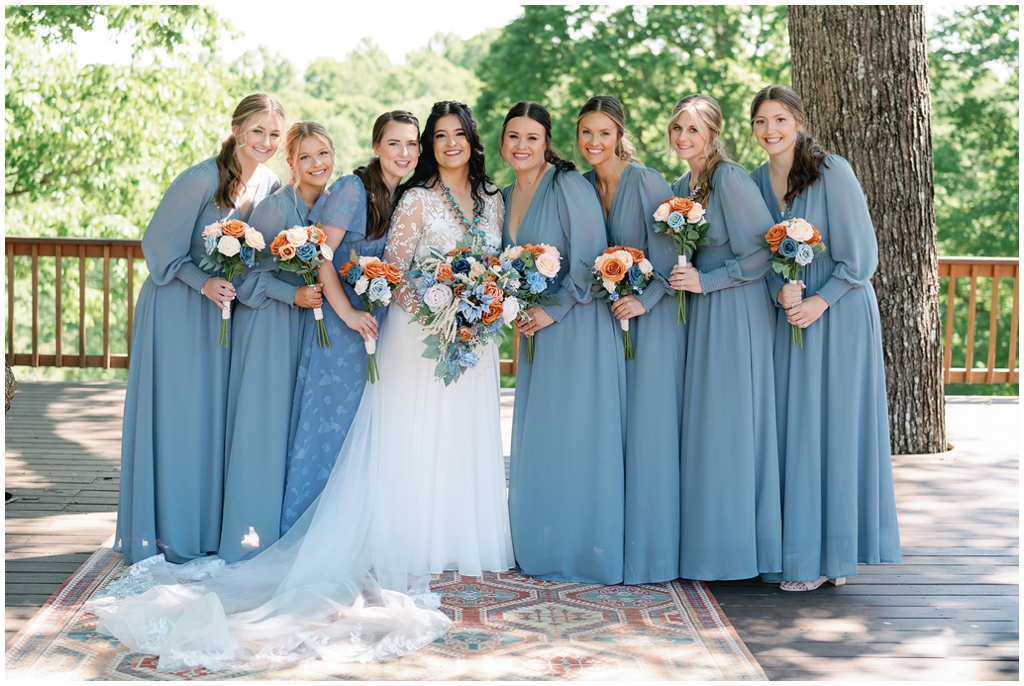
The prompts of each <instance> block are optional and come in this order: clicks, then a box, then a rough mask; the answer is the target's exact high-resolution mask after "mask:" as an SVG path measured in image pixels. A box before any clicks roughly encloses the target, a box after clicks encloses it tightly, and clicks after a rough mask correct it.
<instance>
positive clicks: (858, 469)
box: [750, 86, 901, 591]
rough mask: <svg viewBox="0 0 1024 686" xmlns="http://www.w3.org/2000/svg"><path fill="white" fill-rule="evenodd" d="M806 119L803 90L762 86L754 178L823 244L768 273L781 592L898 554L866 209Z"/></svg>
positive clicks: (755, 116)
mask: <svg viewBox="0 0 1024 686" xmlns="http://www.w3.org/2000/svg"><path fill="white" fill-rule="evenodd" d="M803 123H804V109H803V104H802V103H801V102H800V97H799V96H798V95H797V94H796V93H794V92H793V91H792V90H790V89H789V88H786V87H785V86H768V87H767V88H764V89H762V90H761V91H760V92H759V93H758V94H757V95H756V96H755V97H754V101H753V103H751V105H750V124H751V127H752V129H753V132H754V136H755V137H756V138H757V142H758V144H759V145H760V146H761V147H762V148H764V150H765V152H767V153H768V162H767V163H766V164H763V165H761V166H760V167H758V168H757V169H755V170H754V173H753V177H754V181H755V182H756V183H757V185H758V187H759V188H760V189H761V195H762V196H763V197H764V201H765V203H766V204H767V206H768V211H769V212H770V213H771V215H772V219H773V220H774V221H775V222H780V221H782V220H783V219H790V218H794V217H799V218H802V219H806V220H807V221H808V222H810V223H811V224H812V225H813V226H814V227H815V228H816V229H817V230H818V232H819V233H820V234H821V239H822V242H823V243H824V244H825V246H826V250H825V252H824V253H821V254H819V255H818V256H817V257H815V258H814V261H813V262H811V263H810V264H809V265H807V266H806V267H804V268H803V269H802V270H801V272H800V279H801V280H800V282H799V283H798V284H796V285H789V284H785V285H784V282H783V279H782V278H781V277H779V276H778V275H777V274H775V273H770V274H769V278H768V286H769V293H770V294H772V295H773V296H774V297H775V300H776V302H778V303H779V305H780V308H779V309H778V322H777V324H776V332H775V397H776V399H777V404H778V409H779V424H778V426H779V446H780V454H781V457H782V497H783V511H784V512H785V513H786V517H785V519H784V520H783V536H782V555H783V557H782V578H783V579H784V581H783V583H782V590H784V591H813V590H814V589H816V588H818V587H819V586H821V585H822V584H823V583H825V581H826V580H829V581H832V582H833V583H836V584H837V585H839V584H841V583H843V581H844V579H845V577H848V576H853V575H854V574H856V573H857V563H858V562H866V563H869V564H875V563H879V562H899V561H900V560H901V556H900V536H899V530H898V527H897V523H896V502H895V496H894V494H893V480H892V456H891V454H890V452H889V450H890V448H889V419H888V410H887V407H886V396H885V370H884V365H883V362H882V339H881V325H880V322H879V317H878V303H877V301H876V300H875V291H874V289H873V288H872V287H871V275H872V274H874V271H875V267H876V266H877V265H878V246H877V244H876V242H875V234H874V229H873V227H872V225H871V213H870V212H869V211H868V206H867V203H866V202H865V201H864V195H863V193H862V192H861V189H860V185H859V184H858V183H857V177H856V176H855V175H854V173H853V170H852V169H851V168H850V165H849V163H848V162H847V161H846V160H844V159H843V158H842V157H839V156H838V155H827V154H826V153H825V152H823V151H822V150H821V148H819V147H818V145H817V144H816V143H814V141H813V140H811V139H810V138H809V137H807V136H806V135H805V134H804V132H803ZM801 290H804V294H803V295H802V294H801ZM805 296H806V297H805ZM790 324H795V325H797V326H799V327H800V328H802V329H805V331H804V347H803V348H802V349H799V348H794V347H793V346H792V345H791V344H790V342H789V329H790ZM823 448H824V449H823Z"/></svg>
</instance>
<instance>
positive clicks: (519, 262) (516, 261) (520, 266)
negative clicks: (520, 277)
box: [512, 257, 526, 274]
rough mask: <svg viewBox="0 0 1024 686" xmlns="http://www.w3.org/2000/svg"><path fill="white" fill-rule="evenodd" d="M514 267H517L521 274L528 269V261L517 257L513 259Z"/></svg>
mask: <svg viewBox="0 0 1024 686" xmlns="http://www.w3.org/2000/svg"><path fill="white" fill-rule="evenodd" d="M512 268H513V269H515V270H516V271H517V272H519V273H520V274H522V273H523V270H524V269H526V263H525V262H523V261H522V260H521V259H519V258H518V257H517V258H516V259H514V260H512Z"/></svg>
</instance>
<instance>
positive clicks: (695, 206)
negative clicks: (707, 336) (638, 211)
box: [654, 197, 711, 326]
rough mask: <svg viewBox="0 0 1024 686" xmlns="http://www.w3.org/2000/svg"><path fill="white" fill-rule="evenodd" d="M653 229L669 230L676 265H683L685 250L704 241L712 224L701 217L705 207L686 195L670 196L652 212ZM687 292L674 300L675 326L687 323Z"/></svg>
mask: <svg viewBox="0 0 1024 686" xmlns="http://www.w3.org/2000/svg"><path fill="white" fill-rule="evenodd" d="M654 221H655V222H657V223H656V224H655V225H654V230H655V231H657V232H658V233H664V234H668V235H669V236H671V237H672V240H673V241H675V243H676V250H677V252H678V253H679V266H680V267H685V266H686V253H691V254H692V253H693V251H694V250H696V249H697V246H698V245H704V244H705V243H706V242H707V241H706V240H705V238H704V237H705V236H707V234H708V229H710V228H711V227H710V226H709V225H708V223H707V221H706V220H705V219H704V207H703V206H702V205H701V204H700V203H699V202H694V201H693V200H691V199H689V198H675V197H673V198H669V199H668V200H666V201H665V202H663V203H661V205H659V206H658V209H657V210H655V212H654ZM685 296H686V293H685V292H683V291H679V293H678V295H677V296H676V297H677V304H676V326H679V323H680V322H682V323H683V324H685V323H686V297H685Z"/></svg>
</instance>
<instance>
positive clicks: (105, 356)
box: [103, 245, 110, 369]
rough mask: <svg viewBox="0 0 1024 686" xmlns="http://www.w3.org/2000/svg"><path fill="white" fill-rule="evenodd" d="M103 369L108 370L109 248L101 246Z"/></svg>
mask: <svg viewBox="0 0 1024 686" xmlns="http://www.w3.org/2000/svg"><path fill="white" fill-rule="evenodd" d="M103 368H104V369H110V246H109V245H104V246H103Z"/></svg>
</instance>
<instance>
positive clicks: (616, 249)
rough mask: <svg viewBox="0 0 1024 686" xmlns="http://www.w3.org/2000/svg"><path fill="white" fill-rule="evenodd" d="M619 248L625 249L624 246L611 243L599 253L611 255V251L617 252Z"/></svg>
mask: <svg viewBox="0 0 1024 686" xmlns="http://www.w3.org/2000/svg"><path fill="white" fill-rule="evenodd" d="M619 250H625V248H623V247H622V246H621V245H613V246H612V247H610V248H605V250H604V252H602V253H601V254H602V255H611V254H612V253H613V252H618V251H619Z"/></svg>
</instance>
